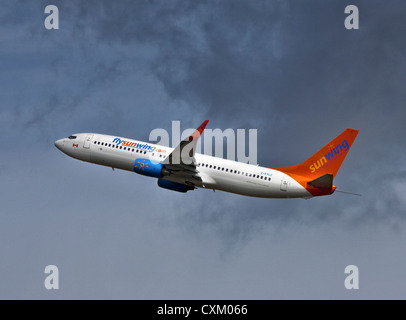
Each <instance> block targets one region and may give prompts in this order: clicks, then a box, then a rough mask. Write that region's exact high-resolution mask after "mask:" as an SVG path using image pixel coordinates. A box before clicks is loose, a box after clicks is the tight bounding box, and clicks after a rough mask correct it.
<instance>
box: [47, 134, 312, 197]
mask: <svg viewBox="0 0 406 320" xmlns="http://www.w3.org/2000/svg"><path fill="white" fill-rule="evenodd" d="M74 136H75V137H76V138H74V139H69V138H64V139H61V140H58V141H56V142H55V146H56V147H57V148H58V149H59V150H61V151H62V152H64V153H65V154H67V155H69V156H70V157H73V158H76V159H79V160H82V161H86V162H91V163H95V164H99V165H103V166H107V167H112V168H118V169H122V170H127V171H132V172H134V163H135V161H136V160H137V159H139V158H146V159H150V160H152V161H156V162H160V163H162V162H163V161H164V159H165V158H166V157H167V156H168V155H169V154H170V153H171V152H172V150H173V148H169V147H164V146H160V145H155V144H151V143H146V142H142V141H137V140H133V139H127V138H121V137H116V136H109V135H103V134H94V133H80V134H75V135H74ZM115 139H116V140H115ZM117 139H119V140H120V141H124V142H125V145H124V144H120V145H117V143H114V142H113V141H118V140H117ZM134 146H136V147H134ZM195 159H196V162H197V163H196V170H197V171H198V172H199V176H200V177H201V179H200V180H198V179H193V178H192V177H191V176H190V175H182V174H180V175H174V176H165V177H164V178H163V179H165V180H169V181H173V182H177V183H183V184H186V185H190V186H195V187H198V188H207V189H213V190H222V191H226V192H231V193H236V194H241V195H245V196H252V197H261V198H310V197H312V195H311V193H310V192H308V191H307V190H306V189H305V188H304V187H302V186H301V185H300V184H299V183H298V182H297V181H295V180H294V179H292V178H290V177H288V176H287V175H286V174H284V173H283V172H281V171H278V170H273V169H270V168H266V167H260V166H257V165H250V164H245V163H240V162H236V161H232V160H226V159H222V158H217V157H212V156H208V155H203V154H198V153H196V154H195Z"/></svg>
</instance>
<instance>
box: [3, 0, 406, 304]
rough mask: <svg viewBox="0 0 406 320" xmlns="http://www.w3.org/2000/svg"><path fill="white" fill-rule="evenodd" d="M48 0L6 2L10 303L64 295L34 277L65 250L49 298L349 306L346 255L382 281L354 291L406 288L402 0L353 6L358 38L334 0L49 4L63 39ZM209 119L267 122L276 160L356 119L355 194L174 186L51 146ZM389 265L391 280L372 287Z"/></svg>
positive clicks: (345, 171) (298, 153) (270, 156)
mask: <svg viewBox="0 0 406 320" xmlns="http://www.w3.org/2000/svg"><path fill="white" fill-rule="evenodd" d="M47 4H49V3H48V1H30V2H28V3H27V2H26V1H16V2H7V4H6V5H4V6H3V5H2V6H1V7H2V11H1V12H0V23H1V26H2V29H3V30H5V32H4V33H3V34H2V35H1V41H2V49H1V51H0V63H1V67H2V68H1V70H2V72H1V73H0V80H1V83H2V87H1V88H0V94H1V97H2V99H1V100H2V103H1V109H0V116H1V119H0V121H1V129H0V130H1V133H2V134H1V136H0V141H1V142H2V143H3V145H8V146H9V149H8V150H9V151H8V152H7V154H6V155H5V156H4V157H3V160H2V163H1V166H0V175H1V177H2V184H1V190H0V192H1V194H2V195H3V197H4V201H3V203H2V221H4V223H2V224H1V226H0V229H1V232H0V237H1V239H0V240H1V242H2V243H5V245H4V246H2V247H0V252H1V256H3V257H7V259H4V260H3V262H2V264H1V268H2V271H3V274H4V275H10V274H13V272H15V273H17V274H20V275H21V274H24V275H25V278H24V282H23V283H24V285H23V287H24V288H22V289H21V287H16V286H13V283H11V282H10V281H8V280H7V279H6V278H5V277H4V276H2V278H1V281H2V284H3V285H2V286H0V288H1V289H0V290H2V291H0V296H1V297H29V298H30V297H41V298H55V297H56V296H52V295H51V294H50V293H49V292H44V291H43V290H44V289H43V287H41V286H42V283H41V281H43V279H42V278H41V276H42V272H43V270H42V269H43V268H44V266H45V265H46V264H49V263H53V261H56V262H55V263H57V264H60V265H61V267H63V270H64V271H63V272H64V276H65V277H66V278H65V279H66V280H65V282H64V283H65V284H64V286H65V287H64V290H65V291H62V290H61V292H60V295H59V296H57V297H56V298H58V297H68V298H74V297H79V298H83V297H90V298H91V297H101V298H106V297H107V298H116V297H123V298H128V297H130V298H185V297H189V298H190V297H193V298H278V297H285V298H296V297H299V298H306V297H321V298H325V297H326V296H324V295H323V296H321V295H320V292H328V293H329V295H328V297H329V298H330V297H331V298H336V297H344V298H349V296H348V295H346V294H347V293H346V292H345V291H343V290H344V289H343V288H342V287H343V286H342V282H343V267H344V266H345V265H347V264H351V263H355V264H357V263H358V264H359V265H360V267H361V268H362V267H363V269H362V272H364V273H363V274H364V276H365V279H369V280H370V281H369V282H368V283H369V285H366V287H364V288H365V289H364V291H363V292H361V293H360V295H358V296H354V297H355V298H357V297H399V296H401V295H402V292H404V287H403V284H402V282H399V281H397V280H396V279H398V278H399V277H401V276H402V274H403V273H402V271H401V270H404V265H405V261H404V259H401V258H399V259H398V258H396V257H401V256H402V255H401V252H402V249H403V248H402V245H401V243H403V242H404V241H403V240H404V233H403V227H404V218H405V216H406V211H405V208H406V203H405V200H404V197H403V194H404V192H405V191H406V182H405V181H406V180H405V178H406V172H405V169H404V168H405V165H406V163H405V160H404V157H403V156H402V155H403V153H404V151H403V146H404V142H403V140H404V139H403V137H404V136H405V129H404V128H405V127H404V124H403V122H404V119H405V111H404V110H405V109H404V101H405V98H406V97H405V91H404V88H403V87H404V82H405V74H406V73H405V60H404V52H405V50H406V48H405V46H406V44H405V41H404V39H403V36H402V35H403V34H404V31H406V30H405V29H406V26H405V19H403V13H404V12H405V9H406V7H405V6H406V5H405V4H404V2H402V1H390V2H388V4H386V3H385V4H384V3H382V2H378V1H353V2H352V4H356V5H358V7H359V9H360V27H361V28H360V30H353V31H348V30H346V29H345V28H344V18H345V15H344V8H345V5H346V4H343V3H342V1H329V2H326V1H204V2H200V1H118V2H112V1H107V0H106V1H54V2H53V4H55V5H57V6H58V7H59V10H60V19H61V21H60V30H57V31H48V30H45V28H44V27H43V19H44V17H45V15H44V13H43V11H44V7H45V6H46V5H47ZM11 17H13V18H11ZM14 17H16V18H14ZM205 118H209V119H210V120H211V122H210V126H211V128H212V129H214V128H221V129H223V130H224V129H226V128H229V127H231V128H234V129H237V128H245V129H248V128H257V129H258V146H259V148H258V160H259V163H260V164H261V165H264V166H281V165H293V164H296V163H298V162H301V161H303V160H305V159H306V158H307V157H308V156H310V155H311V154H312V153H314V152H315V151H316V150H318V148H320V147H321V146H323V145H325V144H326V143H328V141H330V140H331V139H332V138H333V137H334V136H336V135H338V134H339V133H340V132H341V131H342V130H344V129H345V128H347V127H354V128H356V129H359V130H360V134H359V136H358V138H357V139H356V141H355V143H354V145H353V149H352V150H351V152H350V153H349V155H348V158H347V160H346V161H345V162H344V163H343V166H342V169H341V171H340V173H339V175H338V176H337V179H336V180H335V184H337V185H338V189H342V190H347V191H353V192H358V193H362V194H363V196H362V197H351V196H347V195H342V194H335V195H334V196H332V197H325V198H320V199H312V200H309V201H304V200H292V201H290V200H287V201H284V200H264V199H252V198H246V197H241V196H237V195H231V194H226V193H222V192H215V193H213V192H211V191H207V190H196V191H193V192H192V193H188V194H186V195H180V194H176V193H174V192H169V191H166V190H161V189H158V188H157V186H156V182H155V181H153V180H152V179H151V180H148V179H147V178H144V177H139V176H134V175H131V174H129V173H125V172H124V173H123V172H114V173H113V172H112V171H111V170H108V169H106V168H98V167H96V166H91V165H88V164H84V163H81V162H78V161H77V162H75V161H74V160H72V159H68V158H67V157H64V156H63V155H62V154H60V153H58V151H57V150H55V149H54V148H53V141H54V140H56V139H58V138H60V137H63V136H67V135H69V134H71V133H73V132H86V131H94V132H101V133H108V134H117V135H121V136H129V137H135V138H140V139H143V140H147V139H148V133H149V132H150V131H151V130H152V129H154V128H158V127H163V128H165V129H167V130H168V131H170V124H171V120H181V123H182V128H181V129H182V130H183V129H186V128H188V127H194V126H196V125H198V124H199V123H201V121H202V120H204V119H205ZM10 141H18V143H10ZM118 199H119V200H118ZM387 248H391V250H386V249H387ZM19 261H25V264H24V265H21V264H19ZM385 263H387V264H388V265H394V266H395V267H393V269H394V270H393V274H394V276H393V277H392V278H390V279H387V281H386V282H385V281H384V280H382V279H381V278H379V280H378V282H376V281H377V280H376V277H375V280H374V275H376V274H379V273H380V272H381V271H382V267H383V266H384V264H385ZM396 268H398V269H396ZM316 269H317V270H320V273H319V274H318V273H315V272H314V270H316ZM38 272H39V275H40V276H38V277H36V274H37V273H38ZM28 275H29V276H28ZM237 280H238V281H237ZM374 281H375V282H374ZM68 283H69V284H68ZM371 283H372V284H371ZM133 284H136V285H133ZM163 287H165V288H167V289H168V290H167V291H166V290H162V288H163ZM19 288H20V290H19ZM38 288H40V289H38ZM380 290H381V291H380ZM382 290H383V291H382Z"/></svg>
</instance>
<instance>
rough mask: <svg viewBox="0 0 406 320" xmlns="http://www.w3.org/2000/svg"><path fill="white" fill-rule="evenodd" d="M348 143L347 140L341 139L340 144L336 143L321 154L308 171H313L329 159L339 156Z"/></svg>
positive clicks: (328, 162) (329, 160)
mask: <svg viewBox="0 0 406 320" xmlns="http://www.w3.org/2000/svg"><path fill="white" fill-rule="evenodd" d="M349 148H350V145H349V144H348V142H347V140H343V142H341V144H338V145H337V146H336V147H334V148H332V149H331V150H330V151H329V152H328V153H327V154H325V155H324V156H322V157H321V158H320V159H319V160H317V162H314V163H313V164H312V165H311V166H310V167H309V169H310V171H311V172H312V173H313V172H315V171H316V170H318V169H320V168H324V167H325V166H327V165H329V164H330V162H331V161H333V160H334V159H337V158H338V157H339V156H341V155H343V154H344V152H345V151H348V149H349Z"/></svg>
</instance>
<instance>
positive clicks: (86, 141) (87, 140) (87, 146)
mask: <svg viewBox="0 0 406 320" xmlns="http://www.w3.org/2000/svg"><path fill="white" fill-rule="evenodd" d="M92 138H93V135H92V134H88V135H87V136H86V138H85V141H84V143H83V148H86V149H89V148H90V142H91V141H92Z"/></svg>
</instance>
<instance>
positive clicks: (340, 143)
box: [272, 129, 358, 181]
mask: <svg viewBox="0 0 406 320" xmlns="http://www.w3.org/2000/svg"><path fill="white" fill-rule="evenodd" d="M357 134H358V130H354V129H347V130H345V131H344V132H343V133H342V134H340V135H339V136H338V137H337V138H335V139H334V140H333V141H331V142H330V143H328V144H327V145H326V146H324V147H323V148H321V149H320V150H319V151H317V152H316V153H315V154H314V155H312V156H311V157H310V158H309V159H307V160H306V161H305V162H303V163H301V164H298V165H296V166H290V167H278V168H272V169H275V170H279V171H282V172H284V173H286V174H287V175H289V176H291V177H292V178H294V179H296V178H298V177H300V178H302V179H305V180H306V181H310V180H313V179H316V178H318V177H320V176H322V175H325V174H327V173H328V174H332V175H333V178H335V176H336V174H337V172H338V170H339V169H340V166H341V164H342V163H343V161H344V159H345V157H346V155H347V153H348V151H349V150H350V148H351V145H352V143H353V142H354V140H355V138H356V136H357ZM302 179H300V180H302ZM296 180H297V179H296Z"/></svg>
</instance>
